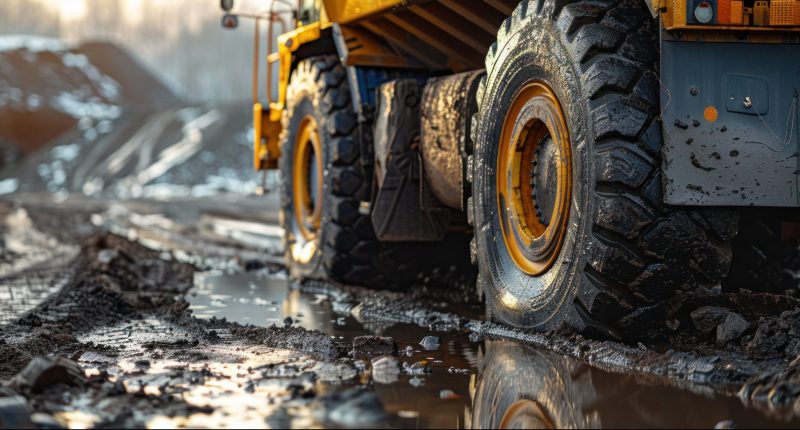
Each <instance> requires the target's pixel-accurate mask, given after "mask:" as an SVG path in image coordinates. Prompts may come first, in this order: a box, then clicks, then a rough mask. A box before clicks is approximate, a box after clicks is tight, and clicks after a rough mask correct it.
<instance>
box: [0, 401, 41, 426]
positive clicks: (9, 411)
mask: <svg viewBox="0 0 800 430" xmlns="http://www.w3.org/2000/svg"><path fill="white" fill-rule="evenodd" d="M34 427H35V426H34V424H33V421H32V420H31V411H30V410H29V409H28V404H27V402H26V401H25V398H24V397H22V396H14V397H3V398H0V428H3V429H28V428H34Z"/></svg>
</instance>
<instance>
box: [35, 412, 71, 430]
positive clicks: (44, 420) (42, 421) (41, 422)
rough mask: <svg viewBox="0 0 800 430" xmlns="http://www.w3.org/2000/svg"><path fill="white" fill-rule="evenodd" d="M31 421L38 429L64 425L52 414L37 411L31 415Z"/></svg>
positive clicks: (57, 427) (56, 427)
mask: <svg viewBox="0 0 800 430" xmlns="http://www.w3.org/2000/svg"><path fill="white" fill-rule="evenodd" d="M31 421H33V424H34V425H35V426H36V428H38V429H63V428H64V426H63V425H61V423H59V422H58V420H56V419H55V418H53V416H52V415H48V414H45V413H41V412H37V413H35V414H33V415H31Z"/></svg>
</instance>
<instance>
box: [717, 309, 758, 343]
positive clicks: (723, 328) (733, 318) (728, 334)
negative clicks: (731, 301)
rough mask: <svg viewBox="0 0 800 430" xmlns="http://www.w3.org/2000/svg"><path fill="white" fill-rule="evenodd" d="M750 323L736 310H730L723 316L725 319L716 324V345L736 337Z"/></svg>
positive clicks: (745, 329)
mask: <svg viewBox="0 0 800 430" xmlns="http://www.w3.org/2000/svg"><path fill="white" fill-rule="evenodd" d="M748 328H750V323H749V322H747V320H745V319H744V318H743V317H742V316H741V315H739V314H737V313H736V312H731V313H729V314H728V316H726V317H725V321H723V322H722V324H720V325H718V326H717V345H719V346H723V345H726V344H727V343H728V342H730V341H732V340H734V339H738V338H739V336H741V335H742V333H744V332H745V331H747V329H748Z"/></svg>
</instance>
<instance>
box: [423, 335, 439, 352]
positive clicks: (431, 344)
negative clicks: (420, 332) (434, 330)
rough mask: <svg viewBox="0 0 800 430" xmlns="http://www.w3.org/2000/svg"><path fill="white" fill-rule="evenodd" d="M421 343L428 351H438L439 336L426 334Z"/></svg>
mask: <svg viewBox="0 0 800 430" xmlns="http://www.w3.org/2000/svg"><path fill="white" fill-rule="evenodd" d="M419 344H420V345H422V347H423V348H425V350H426V351H436V350H438V349H439V337H438V336H425V337H423V338H422V341H421V342H420V343H419Z"/></svg>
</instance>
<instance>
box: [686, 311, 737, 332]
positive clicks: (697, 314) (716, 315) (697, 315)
mask: <svg viewBox="0 0 800 430" xmlns="http://www.w3.org/2000/svg"><path fill="white" fill-rule="evenodd" d="M729 313H731V311H730V310H728V309H725V308H720V307H716V306H703V307H701V308H698V309H696V310H695V311H693V312H692V313H691V314H690V316H691V317H692V323H694V326H695V328H697V329H698V330H700V331H702V332H703V333H711V332H712V331H713V330H715V329H716V328H717V326H718V325H720V324H722V322H723V321H725V317H727V316H728V314H729Z"/></svg>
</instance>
